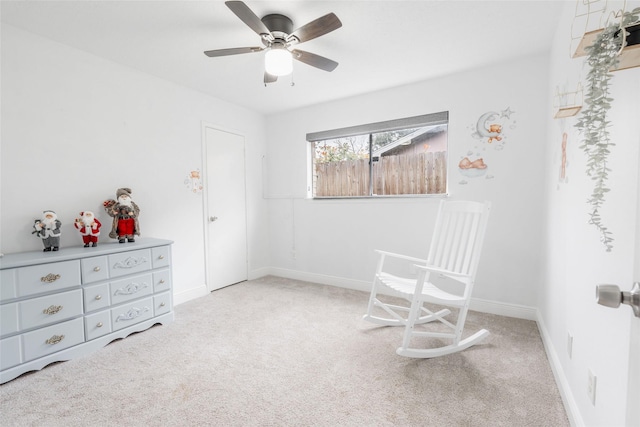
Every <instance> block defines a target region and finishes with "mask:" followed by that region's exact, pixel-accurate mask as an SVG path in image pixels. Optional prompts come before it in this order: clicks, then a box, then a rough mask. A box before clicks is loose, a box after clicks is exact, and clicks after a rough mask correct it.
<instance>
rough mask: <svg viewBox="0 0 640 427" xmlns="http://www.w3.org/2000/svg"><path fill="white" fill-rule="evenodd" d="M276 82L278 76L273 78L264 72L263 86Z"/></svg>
mask: <svg viewBox="0 0 640 427" xmlns="http://www.w3.org/2000/svg"><path fill="white" fill-rule="evenodd" d="M276 81H278V76H274V75H273V74H269V73H267V72H266V71H265V72H264V84H265V86H266V84H267V83H275V82H276Z"/></svg>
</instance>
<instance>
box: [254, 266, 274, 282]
mask: <svg viewBox="0 0 640 427" xmlns="http://www.w3.org/2000/svg"><path fill="white" fill-rule="evenodd" d="M271 270H272V269H271V268H269V267H263V268H257V269H255V270H251V271H249V277H248V279H249V280H253V279H257V278H259V277H264V276H269V275H270V274H272V273H271Z"/></svg>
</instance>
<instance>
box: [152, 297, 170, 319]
mask: <svg viewBox="0 0 640 427" xmlns="http://www.w3.org/2000/svg"><path fill="white" fill-rule="evenodd" d="M153 310H154V314H155V315H156V316H160V315H161V314H165V313H168V312H170V311H171V292H165V293H164V294H160V295H154V297H153Z"/></svg>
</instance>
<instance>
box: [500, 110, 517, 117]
mask: <svg viewBox="0 0 640 427" xmlns="http://www.w3.org/2000/svg"><path fill="white" fill-rule="evenodd" d="M513 113H515V111H511V107H507V109H506V110H502V111H501V112H500V117H506V118H507V119H510V118H511V114H513Z"/></svg>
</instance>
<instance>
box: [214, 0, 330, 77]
mask: <svg viewBox="0 0 640 427" xmlns="http://www.w3.org/2000/svg"><path fill="white" fill-rule="evenodd" d="M225 4H226V5H227V7H228V8H229V9H231V11H232V12H233V13H235V14H236V16H237V17H238V18H240V20H242V22H244V23H245V24H247V26H249V28H251V29H252V30H253V31H255V32H256V33H257V34H258V35H259V36H260V38H261V39H262V44H263V45H264V46H256V47H235V48H230V49H216V50H208V51H206V52H204V54H205V55H207V56H209V57H217V56H228V55H238V54H241V53H254V52H262V51H264V50H266V54H265V72H264V83H265V85H266V84H267V83H273V82H275V81H277V80H278V76H284V75H287V74H290V73H291V70H292V67H293V65H292V59H295V60H298V61H300V62H303V63H305V64H307V65H311V66H312V67H316V68H319V69H321V70H324V71H333V70H335V68H336V67H337V66H338V63H337V62H335V61H332V60H331V59H328V58H325V57H323V56H320V55H316V54H315V53H311V52H306V51H304V50H300V49H294V48H293V46H295V45H297V44H299V43H304V42H306V41H309V40H312V39H315V38H316V37H320V36H323V35H325V34H327V33H330V32H331V31H333V30H337V29H338V28H340V27H342V22H340V20H339V19H338V17H337V16H336V15H335V14H333V13H328V14H326V15H324V16H322V17H320V18H318V19H316V20H313V21H311V22H309V23H308V24H306V25H303V26H302V27H300V28H298V29H296V30H293V22H292V21H291V19H289V18H288V17H286V16H284V15H280V14H277V13H274V14H270V15H266V16H264V17H263V18H262V19H260V18H258V17H257V16H256V14H255V13H253V12H252V11H251V9H249V7H248V6H247V5H246V4H244V3H243V2H241V1H227V2H225Z"/></svg>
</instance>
